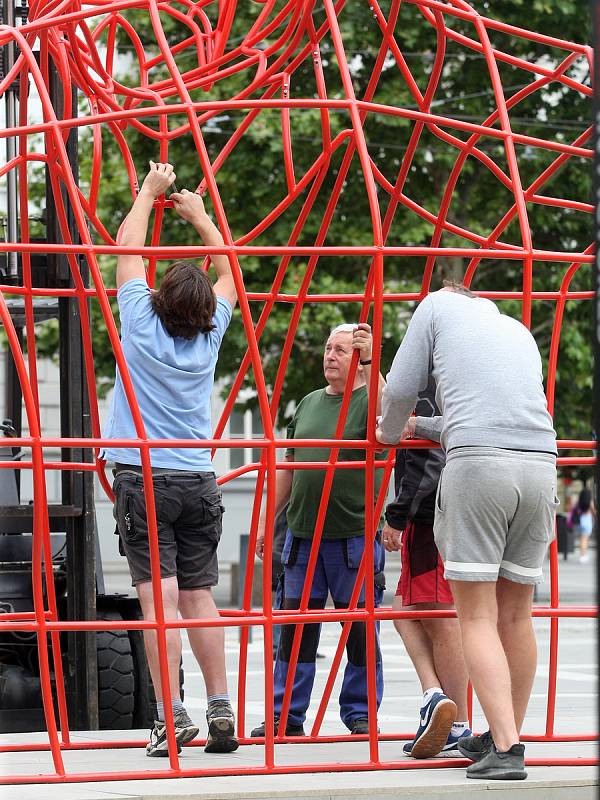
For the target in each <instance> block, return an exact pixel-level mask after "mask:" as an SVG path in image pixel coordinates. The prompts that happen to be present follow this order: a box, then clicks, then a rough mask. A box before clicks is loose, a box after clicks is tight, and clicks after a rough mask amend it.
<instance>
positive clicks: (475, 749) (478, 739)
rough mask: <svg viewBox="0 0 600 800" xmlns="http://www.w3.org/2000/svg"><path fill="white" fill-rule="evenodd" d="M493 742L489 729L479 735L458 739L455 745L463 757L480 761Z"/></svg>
mask: <svg viewBox="0 0 600 800" xmlns="http://www.w3.org/2000/svg"><path fill="white" fill-rule="evenodd" d="M493 744H494V740H493V739H492V734H491V733H490V731H486V732H485V733H482V734H481V735H480V736H467V737H465V738H464V739H460V740H459V741H458V742H457V743H456V746H457V748H458V749H459V750H460V752H461V754H462V755H463V756H464V757H465V758H470V759H471V761H481V759H482V758H483V757H484V756H485V755H486V754H487V753H489V751H490V750H491V748H492V746H493Z"/></svg>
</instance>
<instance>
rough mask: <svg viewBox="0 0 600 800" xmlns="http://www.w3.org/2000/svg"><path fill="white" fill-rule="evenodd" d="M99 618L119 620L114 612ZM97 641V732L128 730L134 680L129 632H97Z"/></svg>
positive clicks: (133, 701) (132, 709) (132, 706)
mask: <svg viewBox="0 0 600 800" xmlns="http://www.w3.org/2000/svg"><path fill="white" fill-rule="evenodd" d="M98 618H99V619H122V617H121V615H120V614H117V613H115V612H103V613H102V615H101V616H99V617H98ZM96 641H97V651H98V719H99V725H100V730H131V728H132V727H133V712H134V703H135V697H134V692H135V678H134V660H133V655H132V652H131V644H130V641H129V635H128V631H126V630H119V631H98V633H97V636H96Z"/></svg>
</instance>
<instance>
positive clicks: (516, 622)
mask: <svg viewBox="0 0 600 800" xmlns="http://www.w3.org/2000/svg"><path fill="white" fill-rule="evenodd" d="M529 628H531V629H533V622H532V620H531V613H530V611H529V609H527V610H524V609H520V608H508V609H504V610H501V611H500V612H499V614H498V632H499V633H500V635H501V636H507V635H509V636H510V635H511V634H515V633H516V632H518V635H519V636H520V635H522V633H523V630H524V629H529Z"/></svg>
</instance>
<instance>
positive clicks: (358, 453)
mask: <svg viewBox="0 0 600 800" xmlns="http://www.w3.org/2000/svg"><path fill="white" fill-rule="evenodd" d="M371 349H372V336H371V328H370V326H369V325H367V324H366V323H361V324H360V325H339V326H338V327H337V328H334V330H333V331H332V332H331V334H330V335H329V338H328V339H327V343H326V345H325V354H324V356H323V372H324V374H325V380H326V381H327V385H326V386H325V387H324V388H323V389H318V390H317V391H315V392H311V393H310V394H308V395H306V397H304V398H303V399H302V400H301V401H300V403H299V404H298V407H297V409H296V413H295V414H294V418H293V420H292V422H291V424H290V426H289V427H288V439H304V440H306V439H335V438H342V439H350V440H360V439H363V440H364V439H366V436H367V408H368V387H369V383H370V376H371ZM354 350H358V352H359V365H358V367H357V369H356V372H355V377H354V383H353V386H352V394H351V398H350V404H349V407H348V410H347V414H346V418H345V421H344V422H345V424H344V430H343V433H342V434H341V436H336V430H337V428H338V423H339V413H340V409H341V407H342V402H343V398H344V390H345V389H346V384H347V382H348V377H349V373H350V366H351V362H352V354H353V352H354ZM383 386H384V380H383V378H382V376H381V375H379V385H378V392H377V413H378V414H379V406H380V402H381V393H382V390H383ZM290 444H291V443H290ZM330 452H331V448H328V447H296V448H294V447H293V446H290V447H289V448H288V450H287V452H286V460H287V461H294V462H302V461H304V462H307V461H312V462H314V461H323V462H327V461H328V460H329V457H330ZM378 457H379V458H385V455H384V454H379V455H378ZM364 460H365V451H364V449H356V448H354V449H353V448H347V449H341V450H340V451H339V453H338V457H337V461H338V462H344V461H364ZM375 473H376V474H375V498H377V494H378V492H379V488H380V486H381V482H382V479H383V470H381V469H378V470H376V471H375ZM326 474H327V473H326V470H324V469H323V470H320V469H295V470H287V469H286V470H278V471H277V485H276V500H275V502H276V508H275V515H277V514H279V512H280V511H281V509H282V508H284V506H285V505H286V503H288V502H289V506H288V509H287V520H288V531H287V535H286V540H285V544H284V547H283V552H282V558H281V561H282V563H283V565H284V574H283V594H282V605H281V607H282V608H284V609H295V608H298V607H299V605H300V598H301V596H302V590H303V587H304V582H305V578H306V570H307V565H308V560H309V556H310V550H311V545H312V540H313V537H314V536H315V533H316V535H317V536H319V535H320V543H319V552H318V557H317V562H316V567H315V571H314V576H313V579H312V585H311V590H310V600H309V604H308V606H309V608H324V607H325V603H326V601H327V597H328V595H329V594H331V598H332V600H333V602H334V605H335V606H336V607H337V608H345V607H347V606H348V603H349V601H350V598H351V595H352V591H353V589H354V585H355V582H356V578H357V575H358V567H359V565H360V562H361V559H362V556H363V552H364V548H365V470H364V468H362V467H357V468H341V469H340V468H336V470H335V475H334V478H333V483H332V486H331V492H330V494H329V497H328V498H327V499H326V501H325V502H326V513H325V517H324V521H323V524H322V531H321V532H320V530H319V529H320V527H321V526H318V525H317V522H318V518H319V508H320V506H321V500H322V494H323V485H324V482H325V477H326ZM366 535H367V536H366V541H367V542H369V544H370V543H371V542H372V543H373V548H374V553H373V562H374V575H373V576H372V577H371V580H374V581H375V605H376V606H378V605H380V603H381V600H382V597H383V589H384V579H383V567H384V560H385V551H384V549H383V546H382V544H381V538H380V536H379V534H377V536H376V537H375V538H374V539H373V531H366ZM264 538H265V519H264V514H263V516H261V519H260V522H259V529H258V537H257V545H256V552H257V555H258V556H259V558H262V557H263V546H264ZM364 599H365V588H364V581H363V584H362V586H361V592H360V596H359V601H358V607H364ZM294 630H295V626H294V625H285V626H283V629H282V632H281V639H280V643H279V648H278V651H277V657H276V661H275V674H274V683H275V705H274V710H275V731H276V732H277V729H278V722H279V717H280V714H281V707H282V702H283V695H284V690H285V684H286V679H287V673H288V665H289V661H290V654H291V650H292V643H293V639H294ZM320 630H321V626H320V625H318V624H310V625H305V626H304V629H303V633H302V641H301V644H300V652H299V656H298V664H297V667H296V671H295V674H294V685H293V691H292V697H291V702H290V707H289V714H288V719H287V725H286V729H285V735H286V736H303V735H304V727H303V726H304V720H305V718H306V710H307V708H308V706H309V703H310V696H311V692H312V687H313V683H314V678H315V671H316V666H315V658H316V654H317V646H318V643H319V635H320ZM346 652H347V656H348V663H347V665H346V668H345V671H344V680H343V684H342V689H341V692H340V716H341V718H342V721H343V722H344V724H345V725H346V726H347V727H348V729H349V730H350V731H351V733H354V734H364V733H368V703H367V654H366V625H365V623H363V622H355V623H353V624H352V626H351V628H350V634H349V636H348V641H347V644H346ZM375 658H376V693H377V707H378V708H379V705H380V703H381V698H382V695H383V673H382V666H381V652H380V649H379V640H378V631H377V640H376V653H375ZM279 733H280V734H281V735H283V733H284V731H279ZM264 734H265V725H264V723H263V724H262V725H260V726H259V727H257V728H255V729H254V730H253V731H252V734H251V735H252V736H254V737H259V736H264Z"/></svg>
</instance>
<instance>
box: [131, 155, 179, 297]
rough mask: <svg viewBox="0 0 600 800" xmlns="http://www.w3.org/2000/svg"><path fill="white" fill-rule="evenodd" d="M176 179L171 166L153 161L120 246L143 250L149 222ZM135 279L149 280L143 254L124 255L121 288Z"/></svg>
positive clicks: (133, 206) (132, 208)
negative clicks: (154, 207)
mask: <svg viewBox="0 0 600 800" xmlns="http://www.w3.org/2000/svg"><path fill="white" fill-rule="evenodd" d="M174 180H175V173H174V172H173V167H172V166H171V164H155V163H154V161H151V162H150V172H149V173H148V174H147V175H146V177H145V178H144V182H143V184H142V188H141V189H140V191H139V194H138V196H137V197H136V198H135V201H134V203H133V205H132V207H131V211H130V212H129V214H127V216H126V217H125V219H124V220H123V224H122V225H121V228H120V229H119V233H118V234H117V244H120V245H123V246H124V247H137V248H141V247H143V246H144V245H145V244H146V234H147V233H148V220H149V219H150V213H151V212H152V206H153V204H154V201H155V200H156V198H157V197H158V196H159V195H161V194H163V193H164V192H165V191H166V189H168V187H169V186H170V185H171V184H172V183H173V181H174ZM133 278H142V279H144V280H145V279H146V270H145V268H144V262H143V260H142V257H141V256H139V255H123V256H119V257H118V259H117V289H119V288H120V287H121V286H122V285H123V284H124V283H127V281H130V280H132V279H133Z"/></svg>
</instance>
